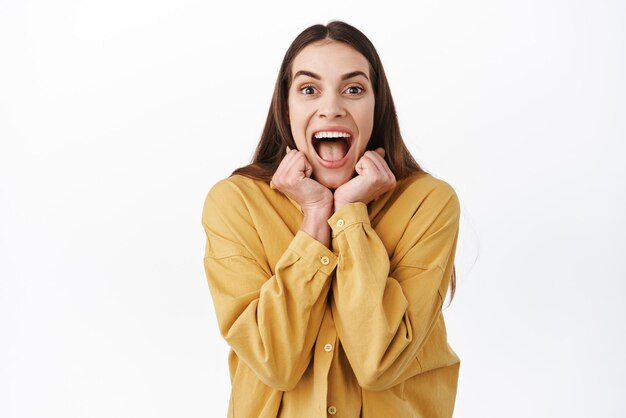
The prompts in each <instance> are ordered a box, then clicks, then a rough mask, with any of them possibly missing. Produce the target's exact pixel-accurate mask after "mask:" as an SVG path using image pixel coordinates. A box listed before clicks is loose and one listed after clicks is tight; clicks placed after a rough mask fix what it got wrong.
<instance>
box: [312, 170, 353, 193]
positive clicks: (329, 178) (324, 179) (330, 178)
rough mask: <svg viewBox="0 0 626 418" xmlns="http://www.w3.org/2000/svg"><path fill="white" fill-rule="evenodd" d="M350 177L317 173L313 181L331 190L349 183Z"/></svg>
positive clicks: (344, 174) (343, 174)
mask: <svg viewBox="0 0 626 418" xmlns="http://www.w3.org/2000/svg"><path fill="white" fill-rule="evenodd" d="M351 178H352V176H351V175H350V174H348V173H319V174H317V175H316V176H315V180H316V181H317V182H318V183H320V184H321V185H323V186H324V187H327V188H329V189H331V190H335V189H337V188H338V187H339V186H341V185H343V184H345V183H347V182H348V181H350V179H351Z"/></svg>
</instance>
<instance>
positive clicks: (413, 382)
mask: <svg viewBox="0 0 626 418" xmlns="http://www.w3.org/2000/svg"><path fill="white" fill-rule="evenodd" d="M459 214H460V208H459V202H458V198H457V195H456V193H455V192H454V190H453V188H452V187H451V186H450V185H449V184H447V183H446V182H444V181H442V180H439V179H437V178H435V177H433V176H431V175H430V174H427V173H417V174H414V175H412V176H411V177H409V178H407V179H404V180H401V181H399V182H398V184H397V185H396V187H395V189H394V190H392V191H390V192H388V193H386V194H384V195H383V196H381V197H380V198H378V199H377V200H375V201H374V202H372V203H370V204H369V205H365V204H363V203H351V204H347V205H345V206H344V207H342V208H341V209H340V210H338V211H337V212H335V213H334V214H333V215H332V217H331V218H330V219H329V220H328V223H329V225H330V227H331V229H332V231H331V236H332V238H331V243H332V244H331V247H332V248H331V249H329V248H327V247H326V246H324V245H323V244H321V243H320V242H318V241H316V240H315V239H313V238H312V237H311V236H309V235H308V234H306V233H305V232H303V231H299V228H300V225H301V223H302V217H303V215H302V212H301V211H300V208H299V206H298V205H297V204H296V203H295V202H294V201H292V200H290V199H289V198H287V197H286V196H285V195H283V194H282V193H280V192H278V191H277V190H273V189H271V188H270V187H269V185H268V184H267V183H266V182H264V181H260V180H252V179H250V178H247V177H243V176H240V175H235V176H232V177H230V178H228V179H225V180H222V181H220V182H218V183H217V184H216V185H215V186H214V187H213V188H212V189H211V191H210V192H209V193H208V195H207V198H206V201H205V204H204V210H203V214H202V223H203V226H204V229H205V232H206V235H207V245H206V253H205V258H204V265H205V271H206V276H207V280H208V284H209V288H210V291H211V295H212V297H213V303H214V306H215V309H216V312H217V319H218V322H219V328H220V332H221V334H222V336H223V337H224V338H225V339H226V341H227V342H228V344H229V345H230V347H231V351H230V354H229V360H228V361H229V369H230V378H231V383H232V391H231V398H230V405H229V410H228V416H229V417H236V418H240V417H241V418H243V417H250V418H260V417H268V418H269V417H271V418H274V417H286V418H296V417H297V418H317V417H320V418H321V417H330V416H333V415H334V416H337V417H341V418H352V417H354V418H357V417H362V418H385V417H389V418H404V417H407V418H408V417H411V418H413V417H423V418H439V417H451V416H452V411H453V408H454V401H455V397H456V389H457V381H458V372H459V358H458V357H457V355H456V354H455V353H454V351H453V350H452V349H451V348H450V346H449V345H448V341H447V335H446V328H445V325H444V319H443V316H442V312H441V308H442V302H443V300H444V299H445V296H446V292H447V289H448V284H449V281H450V276H451V274H452V267H453V263H454V255H455V249H456V243H457V236H458V227H459Z"/></svg>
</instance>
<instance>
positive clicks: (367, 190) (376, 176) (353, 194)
mask: <svg viewBox="0 0 626 418" xmlns="http://www.w3.org/2000/svg"><path fill="white" fill-rule="evenodd" d="M384 157H385V150H384V149H382V148H377V149H376V151H366V152H365V154H363V156H362V157H361V159H359V161H358V162H357V163H356V167H355V170H356V172H357V176H356V177H354V178H353V179H352V180H350V181H348V182H347V183H345V184H342V185H341V186H339V187H338V188H337V190H335V194H334V199H335V212H336V211H338V210H339V209H341V208H342V207H343V206H344V205H346V204H348V203H354V202H362V203H365V204H368V203H369V202H371V201H372V200H374V199H376V198H377V197H379V196H380V195H382V194H383V193H385V192H388V191H389V190H391V189H393V188H394V187H396V176H394V175H393V173H392V172H391V170H390V169H389V166H388V165H387V162H386V161H385V158H384Z"/></svg>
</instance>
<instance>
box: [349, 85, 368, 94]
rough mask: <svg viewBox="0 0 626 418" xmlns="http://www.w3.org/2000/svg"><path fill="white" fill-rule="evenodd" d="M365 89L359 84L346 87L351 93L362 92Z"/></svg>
mask: <svg viewBox="0 0 626 418" xmlns="http://www.w3.org/2000/svg"><path fill="white" fill-rule="evenodd" d="M363 91H364V90H363V88H362V87H359V86H351V87H348V88H347V89H346V92H347V93H349V94H361V93H363Z"/></svg>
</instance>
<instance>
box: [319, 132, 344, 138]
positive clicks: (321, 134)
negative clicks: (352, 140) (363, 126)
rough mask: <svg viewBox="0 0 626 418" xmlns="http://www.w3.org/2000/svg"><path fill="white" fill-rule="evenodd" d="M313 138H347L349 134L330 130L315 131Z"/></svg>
mask: <svg viewBox="0 0 626 418" xmlns="http://www.w3.org/2000/svg"><path fill="white" fill-rule="evenodd" d="M314 136H315V138H317V139H320V138H349V137H350V134H349V133H347V132H332V131H321V132H316V133H315V135H314Z"/></svg>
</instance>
